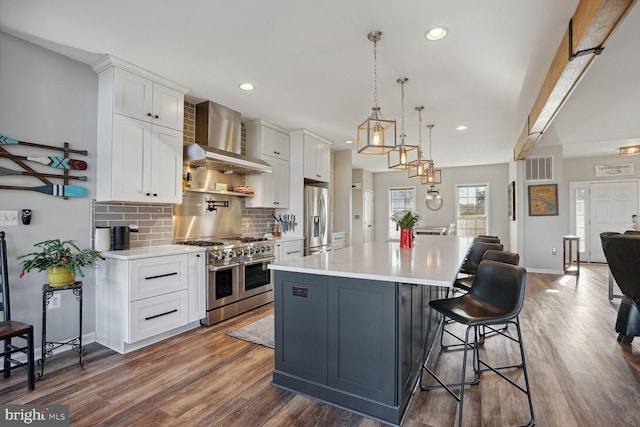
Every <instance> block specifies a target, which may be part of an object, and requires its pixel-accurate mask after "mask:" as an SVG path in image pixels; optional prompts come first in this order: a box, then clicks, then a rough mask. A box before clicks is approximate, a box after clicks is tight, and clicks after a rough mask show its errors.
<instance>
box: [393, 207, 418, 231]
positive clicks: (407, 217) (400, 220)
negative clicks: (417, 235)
mask: <svg viewBox="0 0 640 427" xmlns="http://www.w3.org/2000/svg"><path fill="white" fill-rule="evenodd" d="M391 220H392V221H393V222H394V223H395V224H396V226H397V227H400V228H401V229H403V230H406V229H412V228H413V227H415V225H416V224H417V223H418V221H420V214H419V213H418V212H413V211H409V210H403V211H397V212H394V214H393V215H391Z"/></svg>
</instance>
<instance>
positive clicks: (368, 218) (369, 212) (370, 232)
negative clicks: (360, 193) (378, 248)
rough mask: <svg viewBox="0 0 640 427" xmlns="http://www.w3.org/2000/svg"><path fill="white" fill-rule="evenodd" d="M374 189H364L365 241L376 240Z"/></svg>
mask: <svg viewBox="0 0 640 427" xmlns="http://www.w3.org/2000/svg"><path fill="white" fill-rule="evenodd" d="M373 222H374V214H373V191H371V190H365V191H364V243H367V242H373V240H374V229H373Z"/></svg>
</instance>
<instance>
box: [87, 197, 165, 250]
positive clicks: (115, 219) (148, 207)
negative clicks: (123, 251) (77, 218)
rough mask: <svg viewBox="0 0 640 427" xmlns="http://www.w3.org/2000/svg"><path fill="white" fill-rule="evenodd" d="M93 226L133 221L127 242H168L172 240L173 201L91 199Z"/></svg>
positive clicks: (142, 243) (144, 244) (112, 225)
mask: <svg viewBox="0 0 640 427" xmlns="http://www.w3.org/2000/svg"><path fill="white" fill-rule="evenodd" d="M93 220H94V227H114V226H118V225H125V226H126V225H136V226H137V227H138V232H137V233H131V236H130V246H131V247H132V248H139V247H143V246H157V245H168V244H171V243H172V242H173V205H157V204H151V203H147V204H144V203H136V204H133V203H116V202H108V203H105V202H95V201H94V203H93Z"/></svg>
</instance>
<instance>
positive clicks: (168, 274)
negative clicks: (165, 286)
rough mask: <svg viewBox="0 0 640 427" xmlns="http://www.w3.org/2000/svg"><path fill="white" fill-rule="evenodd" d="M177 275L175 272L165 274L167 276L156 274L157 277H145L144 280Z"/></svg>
mask: <svg viewBox="0 0 640 427" xmlns="http://www.w3.org/2000/svg"><path fill="white" fill-rule="evenodd" d="M177 274H178V273H177V272H173V273H167V274H158V275H157V276H149V277H145V278H144V280H152V279H160V278H162V277H168V276H176V275H177Z"/></svg>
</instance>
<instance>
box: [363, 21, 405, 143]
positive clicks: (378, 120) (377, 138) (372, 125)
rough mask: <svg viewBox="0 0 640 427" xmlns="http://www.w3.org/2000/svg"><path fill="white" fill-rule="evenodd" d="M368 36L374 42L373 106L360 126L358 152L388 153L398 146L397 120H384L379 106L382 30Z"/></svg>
mask: <svg viewBox="0 0 640 427" xmlns="http://www.w3.org/2000/svg"><path fill="white" fill-rule="evenodd" d="M367 38H368V39H369V40H370V41H372V42H373V108H371V117H368V118H367V119H366V120H365V121H364V122H362V124H361V125H360V126H358V153H360V154H387V153H388V152H389V151H391V150H393V149H394V148H395V146H396V122H395V120H384V119H383V118H382V116H381V114H380V107H378V65H377V55H378V41H380V39H382V32H381V31H372V32H370V33H369V34H368V36H367Z"/></svg>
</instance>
